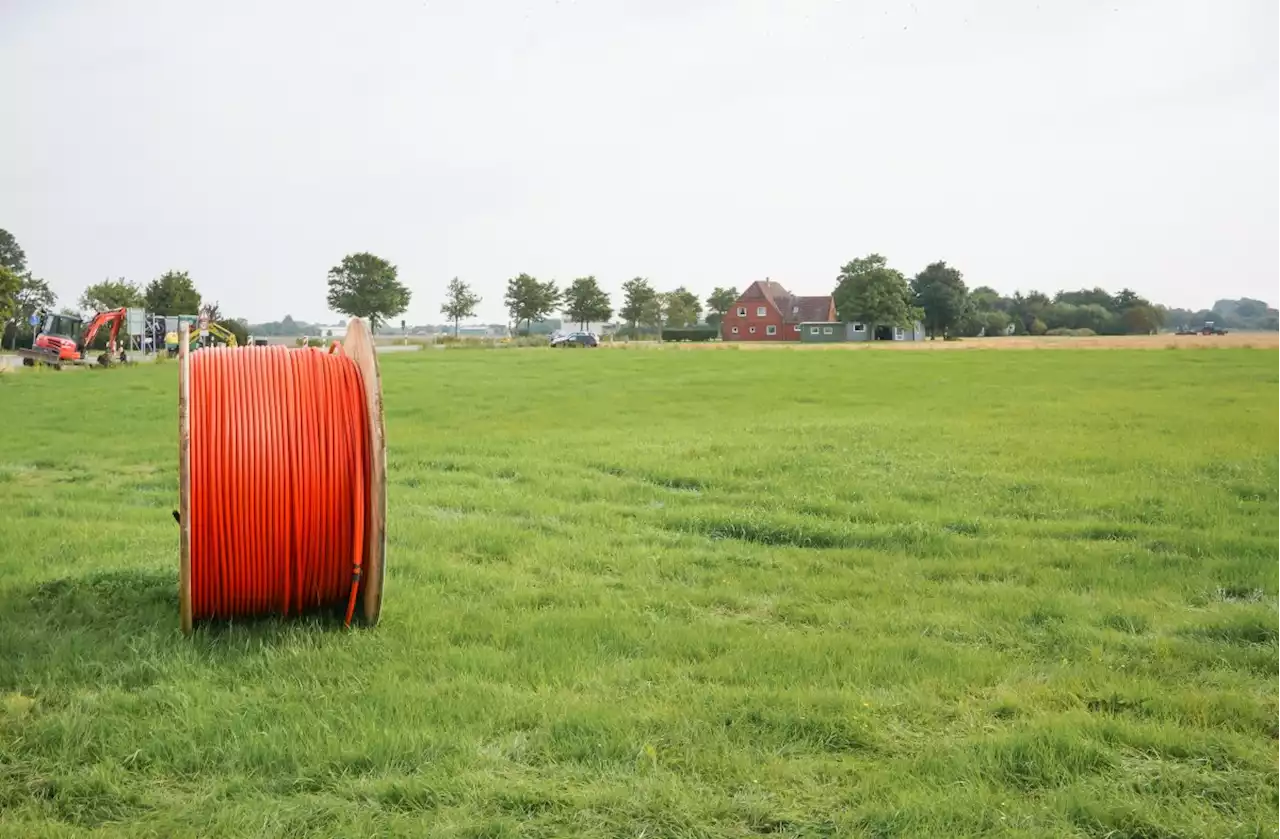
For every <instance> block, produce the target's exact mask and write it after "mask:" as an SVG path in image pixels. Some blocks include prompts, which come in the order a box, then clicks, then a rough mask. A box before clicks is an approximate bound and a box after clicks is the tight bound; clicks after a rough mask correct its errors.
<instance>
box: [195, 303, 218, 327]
mask: <svg viewBox="0 0 1280 839" xmlns="http://www.w3.org/2000/svg"><path fill="white" fill-rule="evenodd" d="M200 314H202V315H204V316H205V317H207V318H208V319H209V320H211V321H213V322H214V323H220V322H221V321H222V307H221V306H219V305H218V301H217V300H214V301H213V302H212V303H210V302H208V301H206V302H205V304H204V305H203V306H201V307H200Z"/></svg>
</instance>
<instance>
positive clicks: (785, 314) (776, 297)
mask: <svg viewBox="0 0 1280 839" xmlns="http://www.w3.org/2000/svg"><path fill="white" fill-rule="evenodd" d="M751 285H754V286H755V287H756V288H758V289H759V290H760V293H761V294H763V295H764V296H765V297H767V298H769V300H770V302H772V303H773V305H774V306H776V307H777V308H778V311H779V312H780V313H781V314H782V322H783V323H801V322H804V321H825V320H827V318H828V317H830V314H831V295H830V294H823V295H819V296H816V297H800V296H797V295H794V294H792V293H791V292H789V291H787V290H786V289H785V288H783V286H782V284H781V283H776V282H774V281H773V280H757V281H756V282H754V283H752V284H751ZM747 290H748V291H750V286H748V289H747ZM743 296H744V297H745V296H746V292H743Z"/></svg>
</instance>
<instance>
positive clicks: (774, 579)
mask: <svg viewBox="0 0 1280 839" xmlns="http://www.w3.org/2000/svg"><path fill="white" fill-rule="evenodd" d="M382 369H383V377H384V385H385V398H386V408H387V423H388V434H389V439H390V451H389V467H390V474H389V496H390V500H389V516H390V520H389V524H390V535H389V551H390V558H389V567H388V572H387V581H386V586H387V590H386V602H385V608H384V611H383V623H382V625H381V626H380V627H379V628H377V629H376V630H372V631H354V632H345V631H343V630H342V629H341V627H340V625H336V626H335V625H333V624H328V623H315V622H308V623H287V624H282V623H278V622H275V621H267V622H259V623H256V624H252V625H236V626H232V627H217V628H212V627H209V628H204V629H202V630H200V631H198V632H197V633H196V635H195V636H193V637H192V638H189V639H188V638H184V637H183V636H182V635H181V634H180V633H179V632H178V628H177V623H178V618H177V598H176V579H177V570H176V569H177V562H178V560H177V549H178V543H177V539H178V533H177V528H176V526H175V525H174V523H173V520H172V518H171V517H170V510H171V509H173V508H174V507H175V506H176V504H177V501H176V495H177V443H176V397H175V386H176V368H175V367H174V366H173V365H172V364H163V365H158V366H140V367H137V368H131V369H123V370H115V371H64V372H62V373H54V372H44V371H23V372H19V373H14V374H7V375H0V435H2V436H0V501H2V503H3V505H4V506H3V508H0V509H3V512H2V513H0V835H3V836H16V837H34V836H81V835H89V833H90V832H93V833H94V835H101V836H117V837H131V838H132V837H180V836H203V837H208V836H246V837H249V836H252V837H301V836H316V837H355V836H370V837H372V836H378V837H384V836H455V837H464V836H465V837H505V836H540V837H553V836H590V837H605V836H609V837H614V836H616V837H624V836H625V837H675V836H682V837H720V836H734V837H748V836H764V835H772V836H779V837H783V836H809V837H816V836H824V837H826V836H833V837H834V836H841V837H844V836H851V837H858V836H866V837H891V836H903V837H906V836H939V837H956V836H1002V837H1012V836H1019V837H1043V836H1055V837H1058V836H1063V837H1099V839H1101V837H1113V838H1114V839H1120V838H1121V837H1130V839H1159V838H1162V837H1221V836H1238V837H1244V836H1249V837H1253V836H1274V835H1275V834H1276V830H1277V817H1276V812H1277V771H1276V770H1277V692H1276V691H1277V687H1276V685H1277V683H1276V676H1277V667H1278V662H1277V610H1276V604H1277V480H1278V476H1277V396H1278V394H1277V353H1276V352H1275V351H1262V350H1200V351H1197V350H1183V351H1164V350H1156V351H1127V350H1120V351H1094V352H1080V351H1060V352H1034V351H1025V352H1017V351H1003V352H1002V351H970V352H961V353H948V352H891V351H890V352H875V353H853V352H843V353H842V352H789V351H785V350H784V351H776V352H750V353H745V352H742V353H740V352H696V351H694V352H673V351H659V350H635V351H622V350H600V351H595V352H566V353H556V352H551V351H546V350H508V351H488V352H481V351H476V352H467V351H450V352H433V353H417V354H412V355H396V356H385V357H384V358H383V360H382Z"/></svg>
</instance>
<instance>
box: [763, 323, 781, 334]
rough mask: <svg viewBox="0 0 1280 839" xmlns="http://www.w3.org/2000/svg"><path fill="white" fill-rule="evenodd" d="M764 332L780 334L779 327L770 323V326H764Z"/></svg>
mask: <svg viewBox="0 0 1280 839" xmlns="http://www.w3.org/2000/svg"><path fill="white" fill-rule="evenodd" d="M764 334H766V335H777V334H778V327H776V326H774V325H773V324H769V325H768V326H766V327H765V328H764Z"/></svg>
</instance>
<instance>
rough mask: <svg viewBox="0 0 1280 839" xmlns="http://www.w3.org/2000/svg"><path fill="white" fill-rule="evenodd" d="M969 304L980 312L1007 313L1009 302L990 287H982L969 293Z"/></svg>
mask: <svg viewBox="0 0 1280 839" xmlns="http://www.w3.org/2000/svg"><path fill="white" fill-rule="evenodd" d="M969 302H970V303H972V304H973V308H974V309H975V310H976V311H979V312H1007V311H1008V309H1009V301H1008V299H1007V298H1004V297H1001V296H1000V292H998V291H996V290H995V289H994V288H992V287H991V286H988V285H980V286H978V287H977V288H975V289H974V290H973V291H971V292H969Z"/></svg>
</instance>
